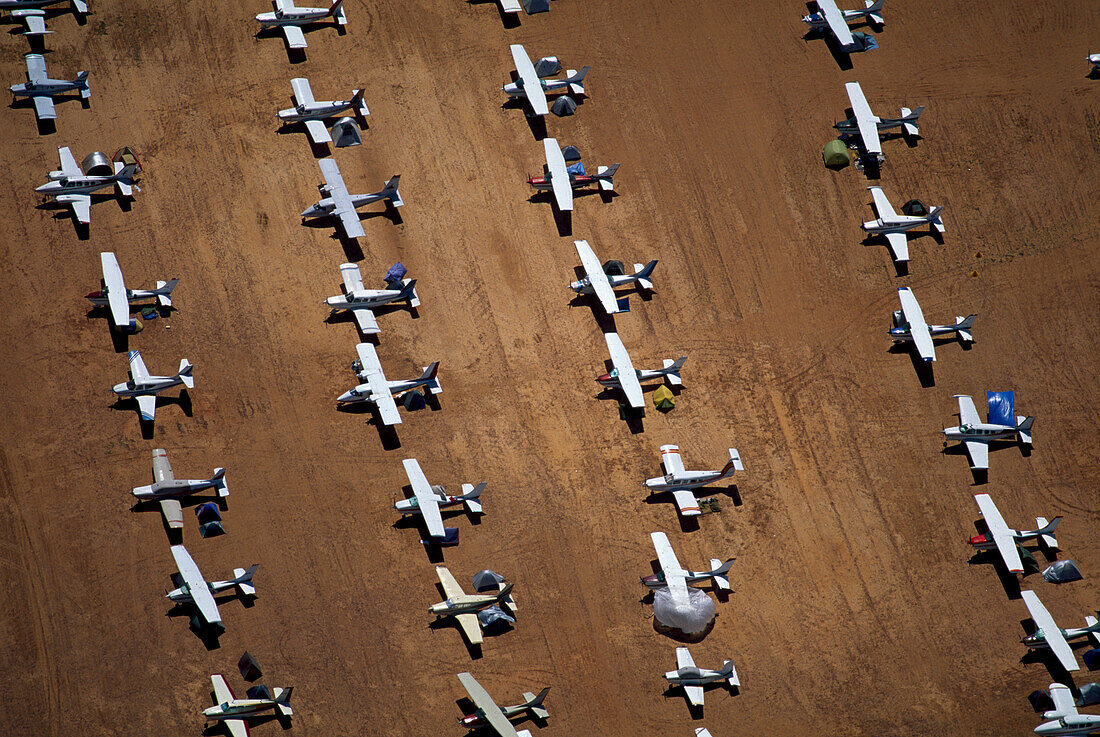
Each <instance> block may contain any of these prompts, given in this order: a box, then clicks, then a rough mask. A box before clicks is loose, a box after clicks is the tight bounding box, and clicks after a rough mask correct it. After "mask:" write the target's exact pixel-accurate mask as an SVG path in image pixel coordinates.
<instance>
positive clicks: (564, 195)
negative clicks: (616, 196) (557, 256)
mask: <svg viewBox="0 0 1100 737" xmlns="http://www.w3.org/2000/svg"><path fill="white" fill-rule="evenodd" d="M542 145H543V149H544V151H545V153H546V165H545V166H544V167H543V169H542V176H541V177H530V178H528V179H527V183H528V184H530V185H531V186H532V187H534V188H535V189H537V190H538V191H540V192H544V191H546V190H551V191H553V193H554V203H555V204H556V205H557V208H558V210H560V211H561V212H570V211H572V209H573V190H574V189H580V188H582V187H590V186H592V185H593V184H595V185H597V186H599V188H600V189H601V190H602V191H604V192H611V191H613V190H614V189H615V183H614V180H613V178H614V176H615V172H617V171H618V170H619V165H618V164H612V165H611V166H599V167H596V173H595V174H585V172H584V165H583V164H581V163H580V160H579V159H578V160H577V162H576V163H574V164H573V165H571V166H568V167H567V166H566V164H565V155H564V154H563V153H562V150H561V149H560V148H559V147H558V142H557V140H556V139H554V138H544V139H543V140H542ZM570 169H572V170H573V171H570Z"/></svg>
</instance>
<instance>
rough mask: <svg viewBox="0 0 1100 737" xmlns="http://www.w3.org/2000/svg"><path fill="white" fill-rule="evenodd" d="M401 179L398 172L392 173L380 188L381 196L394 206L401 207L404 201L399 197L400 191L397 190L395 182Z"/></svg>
mask: <svg viewBox="0 0 1100 737" xmlns="http://www.w3.org/2000/svg"><path fill="white" fill-rule="evenodd" d="M400 181H401V175H400V174H394V175H393V176H392V177H390V179H389V181H388V182H386V186H384V187H383V188H382V196H383V197H385V198H386V199H388V200H389V201H390V202H392V203H393V206H394V207H403V206H404V204H405V201H404V200H402V199H401V193H400V192H399V191H398V190H397V183H398V182H400Z"/></svg>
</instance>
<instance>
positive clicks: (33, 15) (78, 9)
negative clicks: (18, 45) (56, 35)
mask: <svg viewBox="0 0 1100 737" xmlns="http://www.w3.org/2000/svg"><path fill="white" fill-rule="evenodd" d="M63 2H68V3H71V4H72V10H73V15H75V16H79V17H81V18H82V17H83V16H85V15H87V13H88V4H87V3H86V2H84V0H0V10H7V11H8V13H9V16H8V17H10V18H13V19H15V20H19V21H22V23H23V25H24V26H26V28H27V30H26V31H24V32H23V35H24V36H45V35H46V34H47V33H53V31H47V30H46V11H45V10H43V8H45V7H47V6H50V5H57V4H59V3H63Z"/></svg>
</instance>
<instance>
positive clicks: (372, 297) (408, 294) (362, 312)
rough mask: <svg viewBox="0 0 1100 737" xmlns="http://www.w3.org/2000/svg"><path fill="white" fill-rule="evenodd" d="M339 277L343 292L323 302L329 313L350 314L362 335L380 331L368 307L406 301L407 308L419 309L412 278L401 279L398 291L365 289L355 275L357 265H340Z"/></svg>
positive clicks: (357, 269)
mask: <svg viewBox="0 0 1100 737" xmlns="http://www.w3.org/2000/svg"><path fill="white" fill-rule="evenodd" d="M340 276H342V277H343V279H344V293H343V294H341V295H339V296H336V297H329V298H328V299H326V300H325V302H324V303H325V304H326V305H328V307H330V308H331V310H332V312H333V313H335V312H338V311H340V310H348V311H350V312H351V314H352V315H353V316H354V317H355V324H356V325H358V326H359V332H361V333H362V334H363V335H377V334H378V333H380V332H381V330H379V328H378V320H377V319H376V318H375V316H374V312H372V311H371V308H374V307H381V306H382V305H386V304H390V303H393V302H404V301H408V303H409V308H410V309H416V308H417V307H419V306H420V297H418V296H417V295H416V279H405V280H404V282H403V283H402V285H401V288H400V289H365V288H364V287H363V275H362V274H360V273H359V266H358V265H356V264H340Z"/></svg>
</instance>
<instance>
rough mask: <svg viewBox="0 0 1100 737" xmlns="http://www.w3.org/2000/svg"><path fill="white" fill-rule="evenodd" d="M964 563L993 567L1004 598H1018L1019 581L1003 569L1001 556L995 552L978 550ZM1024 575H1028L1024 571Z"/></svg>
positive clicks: (1011, 573) (1013, 599)
mask: <svg viewBox="0 0 1100 737" xmlns="http://www.w3.org/2000/svg"><path fill="white" fill-rule="evenodd" d="M966 562H967V564H968V565H972V566H984V565H991V566H993V570H994V572H996V574H997V578H998V580H1000V582H1001V588H1003V589H1004V592H1005V596H1007V597H1008V598H1009V600H1012V601H1015V600H1016V599H1019V598H1020V579H1019V578H1018V577H1017V576H1016V574H1015V573H1013V572H1011V571H1010V570H1008V569H1007V568H1006V567H1005V565H1004V561H1003V560H1001V556H999V555H998V554H997V552H996V551H995V550H979V551H978V552H976V553H974V555H972V556H970V558H969V560H967V561H966ZM1024 575H1025V576H1026V575H1028V572H1026V571H1025V573H1024Z"/></svg>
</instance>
